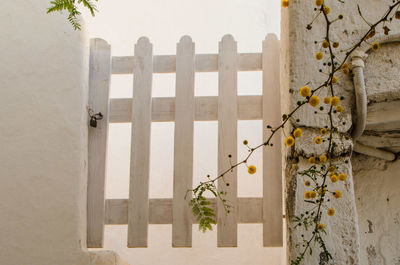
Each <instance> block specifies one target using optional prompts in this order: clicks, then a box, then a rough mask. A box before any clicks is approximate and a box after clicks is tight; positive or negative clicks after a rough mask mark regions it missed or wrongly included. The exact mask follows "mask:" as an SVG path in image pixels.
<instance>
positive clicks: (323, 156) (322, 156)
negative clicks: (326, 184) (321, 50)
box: [319, 155, 328, 163]
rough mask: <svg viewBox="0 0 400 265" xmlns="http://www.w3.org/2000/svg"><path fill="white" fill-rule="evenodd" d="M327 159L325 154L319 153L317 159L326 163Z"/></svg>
mask: <svg viewBox="0 0 400 265" xmlns="http://www.w3.org/2000/svg"><path fill="white" fill-rule="evenodd" d="M327 160H328V158H327V157H326V155H321V156H319V161H320V162H321V163H326V161H327Z"/></svg>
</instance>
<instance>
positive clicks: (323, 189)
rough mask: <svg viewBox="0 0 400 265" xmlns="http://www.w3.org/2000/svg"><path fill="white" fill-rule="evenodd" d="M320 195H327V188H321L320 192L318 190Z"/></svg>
mask: <svg viewBox="0 0 400 265" xmlns="http://www.w3.org/2000/svg"><path fill="white" fill-rule="evenodd" d="M318 193H319V194H322V193H323V194H325V193H326V188H321V189H320V190H318Z"/></svg>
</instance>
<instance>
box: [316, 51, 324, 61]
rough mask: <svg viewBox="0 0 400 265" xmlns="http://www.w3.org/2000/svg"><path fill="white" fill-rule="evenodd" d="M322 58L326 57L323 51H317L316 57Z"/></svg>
mask: <svg viewBox="0 0 400 265" xmlns="http://www.w3.org/2000/svg"><path fill="white" fill-rule="evenodd" d="M322 58H324V54H323V53H322V52H317V53H316V54H315V59H317V60H322Z"/></svg>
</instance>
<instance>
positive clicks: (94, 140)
mask: <svg viewBox="0 0 400 265" xmlns="http://www.w3.org/2000/svg"><path fill="white" fill-rule="evenodd" d="M110 80H111V47H110V45H108V43H107V42H106V41H104V40H102V39H92V40H91V41H90V74H89V106H90V108H92V109H93V111H95V112H96V113H98V112H101V114H103V119H102V120H100V121H98V125H97V128H93V127H89V140H88V142H89V143H88V153H89V156H88V188H87V193H88V194H87V196H88V197H87V246H88V247H89V248H99V247H103V241H104V240H103V237H104V211H105V210H104V207H105V206H104V205H105V181H106V165H107V138H108V121H109V102H110V100H109V97H110V92H109V91H110Z"/></svg>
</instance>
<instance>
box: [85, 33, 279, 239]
mask: <svg viewBox="0 0 400 265" xmlns="http://www.w3.org/2000/svg"><path fill="white" fill-rule="evenodd" d="M262 47H263V50H262V52H261V53H238V52H237V43H236V41H235V40H234V39H233V37H232V36H230V35H226V36H224V37H223V38H222V40H221V41H220V43H219V53H218V54H195V44H194V43H193V42H192V40H191V38H190V37H188V36H184V37H182V38H181V40H180V42H179V43H178V44H177V53H176V55H153V47H152V44H151V43H150V41H149V40H148V39H147V38H145V37H142V38H140V39H139V40H138V42H137V44H136V45H135V50H134V56H122V57H121V56H119V57H115V56H114V57H113V56H112V55H111V47H110V45H109V44H108V43H107V42H106V41H104V40H102V39H93V40H91V45H90V78H89V106H90V107H91V108H92V109H93V110H94V111H95V112H101V113H102V115H103V119H102V120H101V121H99V122H98V126H97V127H96V128H93V127H90V128H89V147H88V152H89V157H88V202H87V245H88V247H102V246H103V241H104V226H105V225H109V224H110V225H111V224H127V225H128V243H127V244H128V247H147V237H148V225H149V224H172V246H174V247H191V245H192V224H195V223H196V222H197V221H196V219H195V218H194V217H193V215H192V211H191V209H190V207H189V205H188V200H190V199H191V198H190V196H188V198H186V199H185V195H186V192H187V190H188V189H192V185H193V132H194V122H195V121H218V171H219V172H222V171H223V170H225V169H226V168H229V167H230V164H229V161H228V160H227V159H226V157H227V156H228V154H230V155H231V156H232V158H231V159H232V161H237V159H238V158H237V142H238V139H237V121H238V120H262V121H263V124H271V125H278V124H279V122H280V120H281V113H280V85H279V83H280V82H279V40H278V39H277V37H276V36H275V35H273V34H269V35H268V36H267V37H266V39H265V40H264V41H263V46H262ZM239 71H262V76H263V81H262V82H263V85H262V87H263V94H262V95H261V96H238V95H237V73H238V72H239ZM196 72H218V96H215V97H211V96H210V97H195V96H194V84H195V75H196ZM157 73H176V97H170V98H153V97H152V78H153V74H157ZM113 74H116V75H117V74H131V75H133V80H134V82H133V97H132V98H126V99H110V82H111V75H113ZM166 121H173V122H175V148H174V176H173V178H174V179H173V181H174V182H173V198H171V199H152V198H149V173H150V144H151V143H150V135H151V124H152V122H166ZM109 123H131V124H132V132H131V133H132V134H131V163H130V187H129V199H106V198H105V180H106V165H107V159H106V158H107V141H108V126H109ZM269 133H270V132H269V131H267V130H265V128H263V137H264V139H265V138H266V137H268V136H269ZM272 143H273V146H272V147H268V148H264V150H263V197H262V198H241V197H238V196H237V172H236V170H233V172H231V173H230V174H229V179H230V181H229V182H230V186H229V187H226V186H224V187H222V184H221V185H219V186H218V188H219V189H220V190H221V189H222V188H223V189H224V191H226V192H227V197H226V199H227V200H229V201H230V203H231V205H232V212H231V213H230V214H226V213H225V212H224V211H223V210H218V209H223V208H222V207H223V206H222V205H221V202H220V201H218V200H216V199H211V202H212V204H211V207H212V208H213V209H214V210H215V212H216V214H217V233H218V235H217V241H218V242H217V245H218V247H235V246H237V224H238V223H262V224H263V244H264V246H265V247H279V246H282V245H283V224H282V158H281V157H282V155H281V137H280V135H276V136H275V137H274V139H273V141H272ZM135 150H140V152H136V151H135Z"/></svg>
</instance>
